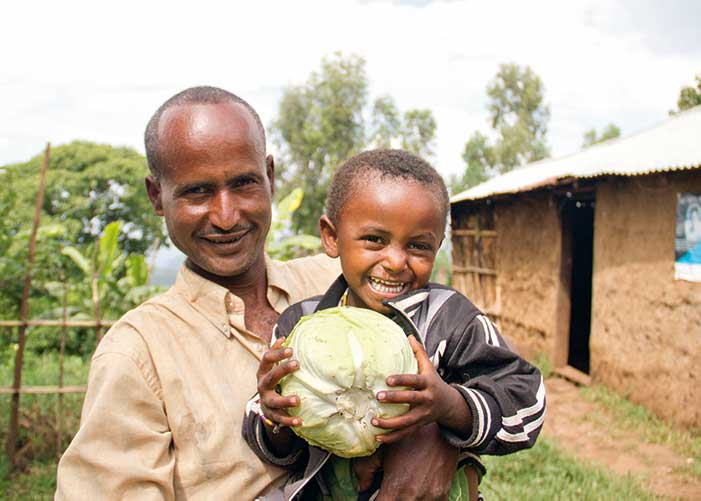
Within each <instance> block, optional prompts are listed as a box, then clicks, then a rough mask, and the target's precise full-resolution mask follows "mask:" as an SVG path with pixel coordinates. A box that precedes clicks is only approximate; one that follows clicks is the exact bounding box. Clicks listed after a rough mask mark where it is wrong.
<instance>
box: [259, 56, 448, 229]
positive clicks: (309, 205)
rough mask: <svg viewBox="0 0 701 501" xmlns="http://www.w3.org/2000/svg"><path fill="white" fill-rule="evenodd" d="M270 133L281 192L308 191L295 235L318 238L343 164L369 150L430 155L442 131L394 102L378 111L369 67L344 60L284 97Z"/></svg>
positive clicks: (381, 101)
mask: <svg viewBox="0 0 701 501" xmlns="http://www.w3.org/2000/svg"><path fill="white" fill-rule="evenodd" d="M270 130H271V138H272V141H273V143H274V144H275V145H276V146H277V148H278V166H277V174H278V180H279V183H278V188H279V190H278V191H279V192H280V194H281V195H282V196H285V195H287V194H289V193H290V192H291V191H292V188H293V187H302V189H303V191H304V204H303V205H302V206H300V207H299V208H298V209H297V210H296V211H295V212H294V213H293V215H292V229H293V231H295V232H302V233H307V234H317V233H318V229H317V226H318V220H319V216H320V215H321V214H322V212H323V206H324V199H325V197H326V191H327V187H328V183H329V181H330V179H331V177H332V176H333V172H334V170H335V169H336V168H337V167H338V165H339V164H340V163H341V162H343V161H344V160H345V159H347V158H348V157H350V156H351V155H353V154H355V153H358V152H359V151H361V150H363V149H365V148H368V147H393V146H402V147H404V148H406V149H409V150H411V151H413V152H415V153H418V154H421V155H429V154H430V153H431V148H432V142H433V139H434V136H435V131H436V123H435V120H434V119H433V116H432V115H431V112H430V111H428V110H408V111H407V112H405V113H404V114H402V113H400V111H399V109H398V108H397V106H396V104H395V103H394V100H393V99H392V98H391V97H389V96H381V97H379V98H377V99H376V100H375V101H374V102H373V103H372V105H371V106H370V105H369V97H368V79H367V75H366V73H365V60H364V59H363V58H362V57H360V56H357V55H351V56H343V55H342V54H340V53H336V54H334V55H333V56H332V57H326V58H324V59H323V60H322V62H321V67H320V68H319V70H318V71H314V72H312V73H311V75H310V76H309V78H308V80H307V82H306V83H305V84H303V85H295V86H291V87H288V88H286V89H285V90H284V92H283V96H282V99H281V100H280V104H279V108H278V117H277V119H276V120H275V121H274V122H273V123H272V124H271V126H270Z"/></svg>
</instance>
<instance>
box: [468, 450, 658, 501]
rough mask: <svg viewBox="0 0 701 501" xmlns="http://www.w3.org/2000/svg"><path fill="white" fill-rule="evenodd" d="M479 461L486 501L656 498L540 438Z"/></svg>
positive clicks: (633, 481) (635, 483) (631, 480)
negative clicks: (512, 451)
mask: <svg viewBox="0 0 701 501" xmlns="http://www.w3.org/2000/svg"><path fill="white" fill-rule="evenodd" d="M482 459H483V460H484V462H485V464H486V466H487V475H486V476H485V477H484V479H483V480H482V483H481V484H480V491H482V493H483V494H484V497H485V499H522V500H530V499H538V500H553V501H554V500H557V501H567V500H573V501H579V500H600V501H606V500H610V501H618V500H620V499H636V500H650V501H652V500H653V499H656V498H655V496H653V495H652V494H651V493H650V492H647V491H646V490H645V489H643V488H642V487H641V486H640V483H639V481H638V480H637V479H634V478H632V477H630V476H626V477H617V476H615V475H612V474H608V473H606V472H604V471H603V470H602V469H600V468H597V467H595V466H592V465H589V464H586V463H584V462H581V461H578V460H576V459H574V458H573V457H571V456H569V455H568V454H566V453H564V452H563V451H562V450H561V449H560V448H559V447H558V446H557V444H556V442H554V441H552V440H549V439H547V438H543V437H541V438H539V439H538V443H537V444H536V445H535V447H533V448H532V449H530V450H527V451H523V452H518V453H516V454H510V455H508V456H500V457H498V456H483V458H482Z"/></svg>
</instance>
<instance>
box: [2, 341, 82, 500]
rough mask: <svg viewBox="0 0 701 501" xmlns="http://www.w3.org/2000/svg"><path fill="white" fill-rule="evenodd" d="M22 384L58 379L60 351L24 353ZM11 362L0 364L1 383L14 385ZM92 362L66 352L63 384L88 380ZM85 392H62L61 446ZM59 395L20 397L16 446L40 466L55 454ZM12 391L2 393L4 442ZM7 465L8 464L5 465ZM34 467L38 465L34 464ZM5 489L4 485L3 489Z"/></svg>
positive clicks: (75, 424) (49, 382) (65, 442)
mask: <svg viewBox="0 0 701 501" xmlns="http://www.w3.org/2000/svg"><path fill="white" fill-rule="evenodd" d="M25 355H26V356H25V361H24V370H23V371H22V386H35V385H37V386H44V385H47V386H50V385H56V384H57V382H58V355H57V354H54V353H44V354H36V353H34V352H32V351H27V352H26V353H25ZM13 367H14V358H13V362H12V363H7V364H3V365H2V366H0V386H11V385H12V373H13ZM88 368H89V364H88V362H87V361H85V360H83V359H82V358H81V357H79V356H67V357H66V358H65V361H64V384H65V385H67V386H68V385H81V384H85V382H86V381H87V377H88ZM83 396H84V395H83V394H82V393H69V394H65V395H64V396H63V408H62V412H61V416H62V440H61V449H62V450H63V449H65V447H67V446H68V443H69V442H70V440H71V438H72V437H73V434H74V433H75V431H76V430H77V429H78V423H79V420H80V409H81V407H82V403H83ZM58 399H59V397H58V395H50V394H49V395H29V394H23V395H21V398H20V416H19V417H20V419H19V424H20V429H19V438H18V444H17V448H18V450H19V449H22V450H23V453H22V459H23V460H24V461H27V462H29V463H31V464H32V465H34V464H36V465H37V466H36V468H39V470H41V466H40V465H41V464H43V463H42V462H45V461H49V462H51V461H52V460H53V458H54V457H55V455H56V430H57V426H56V423H57V419H56V418H57V413H58ZM11 400H12V396H11V395H0V441H1V442H2V444H4V443H5V438H6V434H7V428H8V421H9V416H10V402H11ZM5 466H6V465H5ZM32 468H35V466H32ZM0 492H2V489H0Z"/></svg>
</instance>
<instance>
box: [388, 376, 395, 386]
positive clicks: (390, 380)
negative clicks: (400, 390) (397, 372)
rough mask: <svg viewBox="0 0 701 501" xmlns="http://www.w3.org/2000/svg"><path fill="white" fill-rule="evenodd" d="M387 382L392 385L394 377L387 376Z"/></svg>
mask: <svg viewBox="0 0 701 501" xmlns="http://www.w3.org/2000/svg"><path fill="white" fill-rule="evenodd" d="M387 384H388V385H390V386H392V385H394V378H392V377H389V378H387Z"/></svg>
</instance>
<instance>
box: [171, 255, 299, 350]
mask: <svg viewBox="0 0 701 501" xmlns="http://www.w3.org/2000/svg"><path fill="white" fill-rule="evenodd" d="M283 267H284V263H281V262H279V261H275V260H273V259H270V258H269V257H268V256H267V255H266V256H265V272H266V274H267V277H268V300H269V301H270V303H271V304H272V305H273V307H275V305H276V304H277V303H278V301H277V300H275V298H273V297H271V295H275V294H283V295H284V296H286V302H287V303H289V298H290V297H291V294H292V292H293V291H292V290H291V289H292V287H294V286H295V284H294V283H292V282H291V281H290V276H289V274H286V273H285V270H284V269H283ZM174 287H175V290H176V291H177V292H178V293H179V294H181V295H183V296H184V297H185V298H186V299H187V300H188V302H189V303H190V304H192V306H193V307H194V308H195V309H196V310H198V311H199V312H200V313H202V314H203V315H204V316H205V317H206V318H207V319H208V320H209V321H210V322H211V323H212V324H213V325H214V326H215V327H216V328H217V329H218V330H220V331H221V332H222V333H223V334H224V335H225V336H226V337H230V336H231V331H230V326H231V322H230V318H229V313H230V312H229V311H227V300H228V302H229V303H231V304H234V303H235V302H236V300H237V299H238V296H236V295H235V294H233V293H232V292H230V291H229V290H228V289H227V288H226V287H223V286H221V285H219V284H217V283H215V282H212V281H211V280H209V279H206V278H204V277H203V276H202V275H199V274H198V273H195V272H194V271H192V270H191V269H190V268H188V266H187V265H186V264H183V265H182V266H181V268H180V271H179V272H178V276H177V278H176V279H175V285H174ZM242 324H243V320H242V319H241V325H242ZM239 328H240V326H239Z"/></svg>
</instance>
